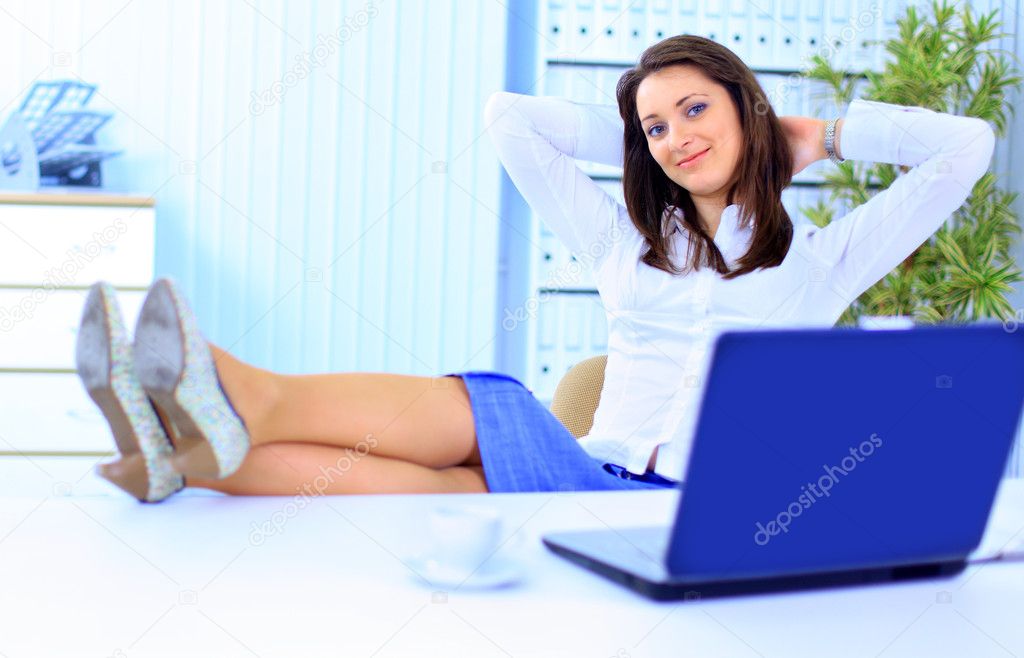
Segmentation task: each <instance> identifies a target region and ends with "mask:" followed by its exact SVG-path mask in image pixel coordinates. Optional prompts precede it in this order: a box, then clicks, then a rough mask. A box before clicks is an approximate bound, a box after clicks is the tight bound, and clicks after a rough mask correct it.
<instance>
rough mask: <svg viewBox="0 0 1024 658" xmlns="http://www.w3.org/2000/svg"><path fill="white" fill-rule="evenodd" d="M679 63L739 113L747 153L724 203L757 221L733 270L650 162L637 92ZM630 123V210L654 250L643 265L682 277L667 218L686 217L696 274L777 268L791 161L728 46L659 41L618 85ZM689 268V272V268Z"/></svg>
mask: <svg viewBox="0 0 1024 658" xmlns="http://www.w3.org/2000/svg"><path fill="white" fill-rule="evenodd" d="M677 64H692V65H694V66H697V67H699V68H700V69H701V71H702V72H703V73H704V74H705V75H706V76H708V77H709V78H711V79H712V80H714V81H715V82H717V83H718V84H720V85H722V86H723V87H725V89H726V90H727V91H728V92H729V95H730V97H731V98H732V100H733V102H734V103H735V104H736V108H737V110H738V112H739V118H740V128H741V130H742V133H743V140H744V147H743V148H744V150H743V153H742V154H741V157H740V162H739V163H738V164H737V166H736V171H735V172H733V176H732V179H731V181H730V183H729V185H730V187H729V190H728V196H727V200H726V204H728V205H731V204H733V203H738V204H740V206H741V208H742V210H741V214H740V217H739V222H740V224H741V225H743V226H747V225H749V223H750V222H753V225H754V234H753V238H752V241H751V245H750V249H749V250H748V251H747V253H746V254H744V255H743V256H742V257H741V258H740V259H739V260H738V261H737V263H736V265H737V268H736V269H735V270H732V271H730V270H729V267H728V265H726V263H725V258H724V257H723V256H722V253H721V252H720V251H719V250H718V247H717V246H716V245H715V242H714V240H712V239H711V236H710V235H708V233H707V232H706V231H705V230H704V228H703V227H702V226H701V223H700V220H699V219H698V217H697V208H696V206H695V205H694V203H693V199H692V198H691V197H690V193H689V192H688V191H686V189H684V188H683V187H680V186H679V185H678V184H677V183H675V182H673V181H672V180H671V179H669V178H668V176H666V175H665V172H664V171H663V170H662V169H661V167H660V166H659V165H658V163H657V162H656V161H655V160H654V158H653V157H651V153H650V151H649V150H648V146H647V137H646V135H645V134H644V130H643V127H642V126H641V125H640V118H639V117H638V116H637V109H636V92H637V87H639V86H640V83H641V82H642V81H643V80H644V78H646V77H647V76H648V75H650V74H652V73H655V72H657V71H660V70H661V69H664V68H666V67H669V66H674V65H677ZM615 95H616V97H617V100H618V103H619V114H621V115H622V121H623V123H624V124H625V143H624V153H625V158H624V163H623V166H624V168H623V177H622V186H623V191H624V193H625V200H626V208H627V210H628V211H629V216H630V217H631V218H632V220H633V224H635V225H636V227H637V230H639V231H640V233H641V234H642V235H643V236H644V238H645V239H646V241H647V245H648V247H649V249H648V250H647V252H646V253H645V254H644V255H643V258H642V260H643V262H645V263H647V264H648V265H650V266H651V267H656V268H658V269H660V270H664V271H666V272H668V273H669V274H681V273H682V271H683V270H680V269H678V268H676V267H675V265H674V264H673V263H672V261H671V260H670V259H669V256H668V251H669V240H668V238H667V237H666V236H665V235H664V232H663V224H662V221H663V213H664V212H665V210H666V209H668V208H669V207H671V208H678V209H679V210H681V211H682V213H683V222H684V224H685V225H686V227H687V228H688V229H689V230H690V231H691V233H692V234H693V235H695V236H697V239H696V240H691V241H690V246H691V248H690V249H689V251H688V253H687V261H688V264H689V266H690V267H692V268H693V269H694V270H698V269H700V267H701V266H702V265H709V266H711V267H713V268H714V269H715V270H716V271H717V272H719V273H720V274H723V275H724V276H723V278H726V279H731V278H734V277H737V276H740V275H742V274H747V273H748V272H752V271H753V270H755V269H758V268H762V267H774V266H776V265H779V264H780V263H781V262H782V260H783V258H785V256H786V254H787V253H788V252H789V246H790V242H791V241H792V239H793V222H792V221H791V220H790V218H789V214H788V213H787V212H786V209H785V208H783V207H782V190H783V189H785V188H786V186H788V185H789V183H790V180H791V179H792V177H793V155H792V153H791V152H790V150H789V143H788V141H787V139H786V135H785V132H784V131H783V129H782V124H781V123H779V119H778V117H777V116H775V112H774V111H773V110H772V107H771V104H769V103H768V101H767V99H766V98H765V95H764V92H763V91H762V89H761V85H760V84H758V82H757V78H755V77H754V73H753V72H752V71H751V70H750V68H749V67H747V65H746V64H744V63H743V62H742V61H741V60H740V58H739V57H737V56H736V55H735V54H733V52H732V51H730V50H729V49H728V48H726V47H725V46H722V45H720V44H718V43H715V42H714V41H711V40H709V39H705V38H703V37H698V36H692V35H680V36H675V37H669V38H668V39H665V40H663V41H660V42H658V43H656V44H654V45H653V46H651V47H650V48H648V49H647V50H645V51H644V52H643V54H642V55H640V61H639V63H638V64H637V66H636V67H635V68H632V69H630V70H628V71H626V72H625V73H624V74H623V75H622V77H621V78H619V82H618V85H617V86H616V89H615ZM684 269H685V268H684Z"/></svg>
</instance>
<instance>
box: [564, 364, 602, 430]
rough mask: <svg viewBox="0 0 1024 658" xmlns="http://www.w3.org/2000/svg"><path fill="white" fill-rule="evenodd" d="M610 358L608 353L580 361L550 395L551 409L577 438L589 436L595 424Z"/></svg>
mask: <svg viewBox="0 0 1024 658" xmlns="http://www.w3.org/2000/svg"><path fill="white" fill-rule="evenodd" d="M607 362H608V355H607V354H602V355H601V356H593V357H590V358H589V359H584V360H582V361H580V362H579V363H577V364H576V365H574V366H573V367H572V368H570V369H569V372H567V373H565V376H564V377H562V379H561V380H560V381H559V382H558V386H557V387H556V388H555V394H554V396H552V398H551V413H552V414H553V415H554V416H555V418H557V419H558V420H560V421H562V424H563V425H565V427H566V429H568V430H569V431H570V432H571V433H572V435H573V436H575V437H576V438H577V439H578V438H580V437H581V436H586V435H587V433H588V432H590V428H591V427H592V426H593V424H594V412H595V411H597V403H598V402H600V400H601V388H602V387H603V386H604V368H605V364H606V363H607Z"/></svg>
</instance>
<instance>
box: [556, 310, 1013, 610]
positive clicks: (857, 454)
mask: <svg viewBox="0 0 1024 658" xmlns="http://www.w3.org/2000/svg"><path fill="white" fill-rule="evenodd" d="M708 373H709V375H708V378H707V384H706V386H705V387H704V392H703V396H702V398H701V404H700V412H699V416H698V420H697V425H696V430H695V432H696V433H695V441H694V444H693V450H692V453H691V456H690V459H689V461H688V464H687V467H686V470H685V473H684V474H681V475H682V476H683V477H682V479H683V484H682V485H681V488H682V493H681V496H680V499H679V505H678V508H677V510H676V513H675V520H674V523H673V524H672V526H671V527H648V528H618V529H611V530H609V529H604V530H599V531H584V532H562V533H556V534H549V535H546V536H544V537H543V541H544V544H545V545H546V546H547V547H548V548H549V549H551V550H552V551H554V552H555V553H557V554H558V555H560V556H563V557H565V558H567V559H569V560H571V561H572V562H574V563H576V564H579V565H581V566H583V567H585V568H587V569H590V570H592V571H594V572H596V573H598V574H600V575H602V576H605V577H607V578H610V579H612V580H614V581H615V582H618V583H621V584H622V585H625V586H626V587H629V588H631V589H633V590H635V591H636V592H639V593H640V594H643V595H645V596H648V597H650V598H654V599H662V600H666V599H676V600H677V599H684V600H685V599H702V598H708V597H714V596H723V595H733V594H743V593H752V592H771V591H780V590H792V589H808V588H817V587H830V586H836V585H855V584H866V583H877V582H892V581H899V580H905V579H915V578H928V577H943V576H952V575H955V574H957V573H959V572H960V571H962V570H963V569H964V567H965V565H966V559H967V556H968V554H969V553H971V551H973V550H974V549H975V548H976V547H977V546H978V544H979V543H980V541H981V537H982V534H983V532H984V529H985V525H986V523H987V521H988V516H989V512H990V510H991V507H992V503H993V500H994V498H995V495H996V489H997V487H998V485H999V482H1000V479H1001V478H1002V476H1003V474H1004V471H1005V469H1006V464H1007V461H1008V458H1009V454H1010V450H1011V448H1012V445H1013V441H1014V437H1015V435H1016V430H1017V424H1018V420H1019V417H1020V412H1021V406H1022V403H1024V331H1021V332H1016V331H1010V330H1008V329H1004V328H1003V326H1002V325H993V324H988V325H983V324H976V325H968V326H931V327H918V328H911V329H897V330H863V329H852V328H840V329H804V330H772V331H742V332H725V333H722V334H721V335H719V336H718V339H717V341H716V342H715V345H714V350H713V354H712V357H711V366H710V369H709V371H708Z"/></svg>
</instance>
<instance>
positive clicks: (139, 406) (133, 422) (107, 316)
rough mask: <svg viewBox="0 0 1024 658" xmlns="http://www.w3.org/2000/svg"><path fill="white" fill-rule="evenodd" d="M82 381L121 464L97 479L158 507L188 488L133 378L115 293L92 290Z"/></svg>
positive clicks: (80, 363) (80, 348) (79, 354)
mask: <svg viewBox="0 0 1024 658" xmlns="http://www.w3.org/2000/svg"><path fill="white" fill-rule="evenodd" d="M75 357H76V359H75V360H76V366H77V370H78V376H79V378H80V379H81V380H82V384H83V385H84V386H85V389H86V391H88V392H89V396H90V397H91V398H92V399H93V401H94V402H95V403H96V405H97V406H98V407H99V408H100V411H102V412H103V415H104V417H105V418H106V419H107V422H108V423H109V424H110V429H111V431H112V432H113V434H114V441H115V443H116V444H117V449H118V452H120V453H121V457H120V459H118V460H117V461H114V462H108V463H105V464H99V465H98V466H97V467H96V470H97V473H98V474H99V475H100V476H101V477H103V478H105V479H107V480H109V481H110V482H112V483H114V484H115V485H117V486H118V487H120V488H121V489H123V490H125V491H127V492H128V493H130V494H131V495H132V496H135V498H137V499H139V500H140V501H143V502H158V501H161V500H163V499H164V498H167V497H168V496H170V495H171V494H173V493H175V492H177V491H180V490H181V489H182V487H184V480H183V478H182V477H181V475H180V474H178V473H177V472H176V471H175V470H174V469H173V468H172V466H171V464H170V462H169V461H168V459H169V457H170V456H171V455H172V454H173V451H174V448H173V446H172V445H171V441H170V439H169V438H168V436H167V433H166V432H165V431H164V429H163V426H162V425H161V424H160V419H159V418H158V416H157V413H156V410H154V409H153V406H152V404H151V403H150V401H149V398H147V397H146V394H145V392H144V391H143V390H142V385H141V384H140V383H139V381H138V379H136V377H135V368H134V365H133V363H132V346H131V343H130V342H129V341H128V334H127V332H126V331H125V328H124V320H123V318H122V316H121V309H120V307H119V306H118V303H117V297H116V294H115V291H114V288H113V287H111V286H110V284H108V283H105V282H102V281H100V282H97V283H95V284H93V286H92V287H91V288H90V289H89V295H88V297H87V298H86V301H85V308H84V310H83V311H82V321H81V324H80V326H79V329H78V338H77V344H76V351H75Z"/></svg>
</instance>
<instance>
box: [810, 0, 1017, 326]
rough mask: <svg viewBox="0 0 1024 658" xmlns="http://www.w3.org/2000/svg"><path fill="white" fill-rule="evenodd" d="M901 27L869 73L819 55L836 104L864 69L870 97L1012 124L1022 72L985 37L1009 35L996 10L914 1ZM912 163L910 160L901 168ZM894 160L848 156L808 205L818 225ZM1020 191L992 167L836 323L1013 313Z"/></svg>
mask: <svg viewBox="0 0 1024 658" xmlns="http://www.w3.org/2000/svg"><path fill="white" fill-rule="evenodd" d="M898 25H899V33H898V36H896V37H894V38H892V39H890V40H889V41H888V42H885V43H884V46H885V49H886V52H887V53H888V54H889V57H888V58H887V62H886V64H885V68H884V70H882V71H881V72H880V73H879V72H872V71H867V72H864V73H863V74H857V73H854V74H853V75H851V74H850V73H849V72H844V71H840V70H837V69H835V68H833V67H832V65H831V64H830V62H829V61H828V60H827V59H826V58H825V57H824V56H822V55H817V56H815V57H814V58H813V60H812V62H811V66H810V67H809V70H808V71H807V72H806V74H805V75H806V76H807V77H809V78H811V79H815V80H820V81H823V82H824V83H826V87H827V89H828V93H829V95H830V96H832V99H833V100H834V102H835V103H836V105H837V106H838V107H841V108H842V107H845V106H846V105H847V104H848V103H849V102H850V101H851V100H852V98H853V94H854V89H855V85H856V84H857V82H858V78H859V79H860V80H861V81H862V80H863V79H864V78H866V82H867V84H866V91H865V93H863V94H862V96H863V97H864V98H867V99H869V100H877V101H882V102H886V103H894V104H898V105H918V106H922V107H927V108H930V109H933V110H936V111H940V112H950V113H953V114H960V115H966V116H972V117H978V118H980V119H984V120H985V121H988V122H989V123H990V124H991V125H992V126H993V129H994V130H995V132H996V135H997V136H1002V135H1004V134H1005V132H1006V129H1007V125H1008V117H1007V111H1009V112H1012V111H1013V108H1012V107H1010V106H1008V105H1007V104H1006V103H1005V99H1006V94H1007V93H1008V92H1009V91H1011V90H1012V89H1014V88H1017V87H1019V86H1020V83H1021V77H1020V76H1019V75H1018V72H1017V70H1016V68H1015V67H1014V66H1013V65H1012V64H1011V62H1010V56H1009V55H1008V54H1006V53H1005V52H1002V51H999V50H997V49H994V48H992V47H991V46H988V47H986V44H990V43H991V42H992V41H994V40H995V39H998V38H1000V37H1001V36H1002V35H1001V34H1000V33H999V30H1000V27H1001V23H1000V22H999V21H998V20H997V11H993V12H991V13H988V14H982V15H979V16H975V15H974V14H973V13H972V12H971V6H970V4H969V3H959V9H958V8H957V6H954V5H951V4H949V3H948V2H946V1H945V0H943V1H941V2H939V1H937V0H936V1H934V2H933V3H932V5H931V15H930V16H923V15H922V14H921V13H919V12H918V10H917V9H916V8H915V7H913V6H911V7H910V8H908V9H907V11H906V13H905V14H904V15H903V17H902V18H901V19H900V20H899V22H898ZM902 169H903V170H904V171H905V168H902ZM901 173H903V171H901V168H900V167H897V166H894V165H889V164H868V165H865V164H860V163H854V162H850V161H847V162H844V163H842V164H841V165H839V166H838V167H837V168H835V169H834V170H832V171H831V172H830V173H829V174H827V176H826V187H827V188H828V189H829V191H830V194H829V201H830V203H825V202H824V201H821V202H819V203H818V204H817V205H816V206H812V207H809V208H804V209H802V210H803V212H804V214H805V215H806V216H807V217H808V219H810V220H811V221H812V222H814V223H815V224H817V225H818V226H825V225H826V224H828V223H829V222H830V221H832V219H833V212H834V210H833V208H832V205H831V204H833V203H835V202H836V201H841V202H845V203H846V205H847V206H849V207H854V206H856V205H859V204H861V203H863V202H865V201H866V200H868V199H869V198H870V197H871V196H872V195H873V194H875V193H876V191H877V190H879V189H885V188H887V187H888V186H889V185H890V184H891V183H892V182H893V181H894V180H896V177H897V176H899V175H901ZM1015 198H1016V194H1014V193H1010V192H1007V191H1005V190H1003V189H1001V188H1000V187H999V185H998V181H997V179H996V176H995V175H994V174H992V173H991V172H989V173H987V174H985V176H983V177H982V178H981V179H980V180H979V181H978V183H977V184H976V185H975V186H974V189H973V190H972V192H971V195H970V197H969V198H968V199H967V202H966V203H965V204H964V205H963V206H962V207H961V208H960V209H959V210H957V211H956V212H955V213H954V214H953V216H952V218H951V219H950V220H949V221H948V222H946V224H945V225H944V226H943V227H942V228H941V229H939V230H938V231H937V232H936V233H935V234H934V235H933V236H932V237H931V238H929V239H928V240H927V241H926V242H925V243H924V244H923V245H921V247H920V248H918V249H917V251H916V252H915V253H913V254H912V255H911V256H910V257H909V258H907V259H906V260H905V261H904V262H903V263H902V264H901V265H900V266H898V267H897V268H896V269H894V270H893V271H892V272H890V273H889V274H888V275H887V276H886V277H885V278H883V279H882V280H881V281H879V282H878V283H877V284H875V285H874V286H872V287H871V288H870V289H869V290H867V291H866V292H865V293H864V294H863V295H861V296H860V297H859V298H858V299H857V300H856V301H855V302H854V303H853V304H852V305H851V306H850V307H849V308H848V309H847V310H846V312H844V314H843V315H842V317H841V318H840V319H839V322H838V324H840V325H843V324H856V322H857V320H858V318H860V317H862V316H883V315H884V316H892V315H899V316H906V317H909V318H912V319H913V320H914V321H915V322H921V323H937V322H950V323H962V322H970V321H974V320H979V319H983V318H999V319H1003V320H1007V319H1010V318H1012V317H1013V316H1014V310H1013V307H1012V306H1011V304H1010V302H1009V301H1008V299H1007V294H1008V293H1010V292H1011V291H1012V288H1011V284H1013V283H1015V282H1017V281H1020V280H1021V270H1020V269H1019V268H1018V267H1017V265H1016V263H1015V262H1014V260H1013V257H1012V255H1011V253H1010V249H1011V246H1012V244H1013V241H1014V240H1015V239H1016V235H1017V234H1018V233H1019V232H1020V226H1019V225H1018V221H1017V216H1016V214H1015V213H1014V211H1013V209H1012V204H1013V202H1014V200H1015Z"/></svg>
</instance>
